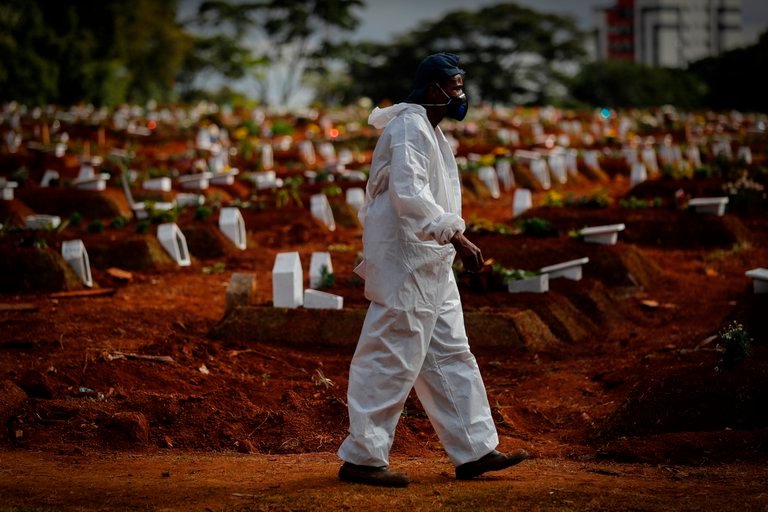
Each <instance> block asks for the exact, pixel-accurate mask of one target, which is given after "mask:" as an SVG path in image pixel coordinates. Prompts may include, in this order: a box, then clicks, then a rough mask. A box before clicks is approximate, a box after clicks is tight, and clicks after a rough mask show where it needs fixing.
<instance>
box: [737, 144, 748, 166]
mask: <svg viewBox="0 0 768 512" xmlns="http://www.w3.org/2000/svg"><path fill="white" fill-rule="evenodd" d="M736 159H737V160H741V161H743V162H744V163H745V164H751V163H752V150H751V149H750V148H749V146H741V147H740V148H739V149H738V151H736Z"/></svg>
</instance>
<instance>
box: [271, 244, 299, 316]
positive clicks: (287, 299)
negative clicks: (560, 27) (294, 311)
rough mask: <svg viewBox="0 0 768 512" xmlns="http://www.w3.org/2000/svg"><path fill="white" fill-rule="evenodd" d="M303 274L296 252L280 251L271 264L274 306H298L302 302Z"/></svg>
mask: <svg viewBox="0 0 768 512" xmlns="http://www.w3.org/2000/svg"><path fill="white" fill-rule="evenodd" d="M303 282H304V274H303V273H302V270H301V259H300V258H299V253H298V252H282V253H279V254H278V255H277V257H276V258H275V264H274V265H273V266H272V304H273V305H274V307H276V308H298V307H299V306H301V305H302V303H303V296H302V289H303Z"/></svg>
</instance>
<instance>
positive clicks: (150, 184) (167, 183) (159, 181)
mask: <svg viewBox="0 0 768 512" xmlns="http://www.w3.org/2000/svg"><path fill="white" fill-rule="evenodd" d="M171 185H172V183H171V178H168V177H162V178H152V179H149V180H144V182H143V183H142V184H141V188H143V189H144V190H161V191H163V192H170V191H171Z"/></svg>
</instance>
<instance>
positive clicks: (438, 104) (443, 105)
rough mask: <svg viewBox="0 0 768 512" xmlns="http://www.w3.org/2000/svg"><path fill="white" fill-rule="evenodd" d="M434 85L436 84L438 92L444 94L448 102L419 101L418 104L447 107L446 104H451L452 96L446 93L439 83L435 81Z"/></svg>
mask: <svg viewBox="0 0 768 512" xmlns="http://www.w3.org/2000/svg"><path fill="white" fill-rule="evenodd" d="M435 85H436V86H437V88H438V89H440V92H442V93H443V94H445V97H446V98H448V103H419V105H421V106H422V107H447V106H448V105H450V104H451V99H452V98H451V97H450V96H448V94H446V92H445V91H444V90H443V88H442V87H440V84H439V83H437V82H435Z"/></svg>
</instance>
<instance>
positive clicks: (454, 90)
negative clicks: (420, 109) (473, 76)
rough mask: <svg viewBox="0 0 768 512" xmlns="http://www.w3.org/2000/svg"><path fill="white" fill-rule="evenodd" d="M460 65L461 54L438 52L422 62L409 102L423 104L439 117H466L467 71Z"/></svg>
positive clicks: (417, 71) (458, 118)
mask: <svg viewBox="0 0 768 512" xmlns="http://www.w3.org/2000/svg"><path fill="white" fill-rule="evenodd" d="M458 64H459V57H458V55H454V54H452V53H436V54H434V55H430V56H429V57H427V58H426V59H424V60H423V61H421V63H420V64H419V66H418V68H417V69H416V76H415V78H414V83H413V90H412V91H411V94H410V95H409V96H408V98H407V99H406V101H407V102H409V103H418V104H420V105H423V106H424V108H426V109H427V111H428V112H430V113H431V114H433V115H436V116H437V117H439V118H442V117H443V116H448V117H451V118H453V119H457V120H459V121H461V120H462V119H464V116H465V115H466V113H467V108H468V105H467V97H466V94H465V93H464V70H463V69H461V68H459V67H458Z"/></svg>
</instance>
